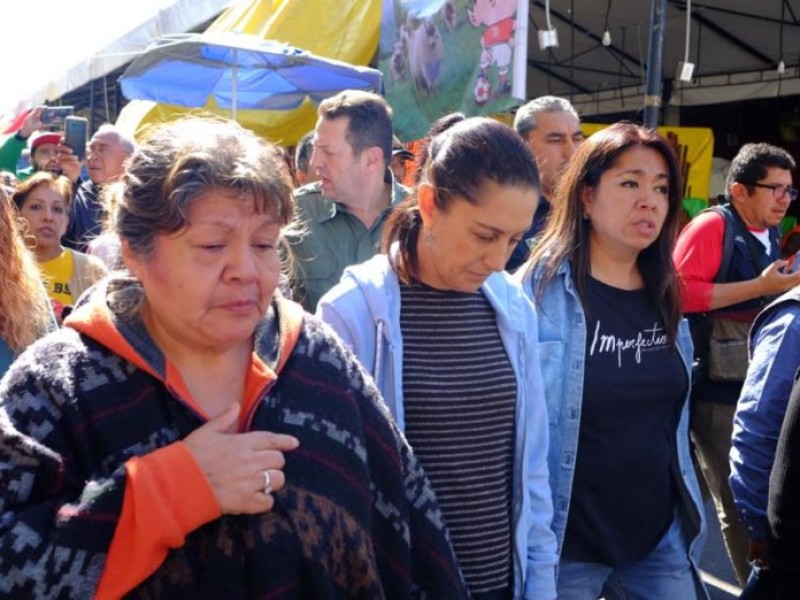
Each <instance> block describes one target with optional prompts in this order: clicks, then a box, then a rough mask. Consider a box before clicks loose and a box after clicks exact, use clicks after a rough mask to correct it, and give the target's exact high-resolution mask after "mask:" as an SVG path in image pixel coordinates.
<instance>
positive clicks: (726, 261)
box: [707, 206, 736, 283]
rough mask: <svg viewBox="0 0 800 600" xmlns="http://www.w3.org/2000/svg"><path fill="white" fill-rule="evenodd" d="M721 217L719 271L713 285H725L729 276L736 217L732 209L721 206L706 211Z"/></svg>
mask: <svg viewBox="0 0 800 600" xmlns="http://www.w3.org/2000/svg"><path fill="white" fill-rule="evenodd" d="M707 210H711V211H714V212H715V213H717V214H719V215H722V219H723V221H724V223H725V224H724V226H723V233H722V260H720V262H719V270H718V271H717V275H716V276H715V277H714V283H726V282H727V281H728V277H729V276H730V270H731V260H732V258H733V235H734V230H735V220H734V219H736V216H735V215H734V214H733V209H727V210H726V209H724V208H722V207H721V206H712V207H711V208H709V209H707Z"/></svg>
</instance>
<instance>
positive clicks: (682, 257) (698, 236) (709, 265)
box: [672, 211, 763, 313]
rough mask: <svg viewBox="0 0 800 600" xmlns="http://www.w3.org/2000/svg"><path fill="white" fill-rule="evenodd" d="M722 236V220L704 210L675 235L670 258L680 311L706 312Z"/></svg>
mask: <svg viewBox="0 0 800 600" xmlns="http://www.w3.org/2000/svg"><path fill="white" fill-rule="evenodd" d="M748 229H749V230H750V231H753V232H761V231H763V229H754V228H752V227H748ZM724 235H725V218H724V217H723V216H722V215H721V214H719V213H717V212H715V211H708V212H704V213H700V214H699V215H697V216H696V217H695V218H694V219H692V220H691V221H689V223H688V224H687V225H686V227H684V228H683V231H681V234H680V235H679V236H678V241H677V242H676V244H675V250H674V251H673V253H672V258H673V260H674V261H675V267H676V268H677V269H678V274H679V276H680V278H681V280H682V282H683V312H685V313H698V312H706V311H707V310H709V308H710V306H711V295H712V292H713V289H714V278H715V277H716V276H717V272H718V271H719V268H720V263H721V262H722V238H723V237H724Z"/></svg>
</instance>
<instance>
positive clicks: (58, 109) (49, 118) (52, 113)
mask: <svg viewBox="0 0 800 600" xmlns="http://www.w3.org/2000/svg"><path fill="white" fill-rule="evenodd" d="M74 113H75V107H74V106H48V107H46V108H45V109H44V110H42V115H41V119H42V123H44V124H45V125H61V124H62V123H63V122H64V119H66V118H67V117H69V116H72V115H73V114H74Z"/></svg>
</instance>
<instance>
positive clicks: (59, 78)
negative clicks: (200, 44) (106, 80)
mask: <svg viewBox="0 0 800 600" xmlns="http://www.w3.org/2000/svg"><path fill="white" fill-rule="evenodd" d="M231 3H232V0H133V1H130V2H109V1H108V0H72V2H69V3H64V2H63V1H62V0H58V1H56V0H38V1H35V2H31V1H28V2H19V1H15V2H9V3H8V4H7V5H4V6H3V25H4V27H3V29H2V32H0V56H2V57H3V64H4V68H3V85H2V86H0V115H4V114H12V113H17V112H19V111H21V110H24V109H26V108H30V107H32V106H36V105H38V104H41V103H42V102H44V101H48V100H55V99H57V98H59V97H60V96H62V95H63V94H65V93H67V92H69V91H71V90H74V89H76V88H78V87H80V86H81V85H83V84H84V83H86V82H88V81H90V80H92V79H95V78H97V77H101V76H103V75H105V74H107V73H109V72H111V71H113V70H114V69H116V68H118V67H120V66H122V65H123V64H125V63H126V62H128V61H130V60H132V59H133V58H134V57H135V56H136V55H137V54H138V53H140V52H141V51H142V50H144V49H145V47H147V45H148V44H149V43H150V42H151V41H152V40H153V39H155V38H157V37H160V36H162V35H165V34H169V33H181V32H185V31H189V30H190V29H192V28H194V27H197V26H198V25H200V24H202V23H204V22H205V21H208V20H209V19H211V18H213V17H214V16H215V15H217V14H219V13H220V12H221V11H222V10H223V9H224V8H226V7H227V6H228V5H230V4H231Z"/></svg>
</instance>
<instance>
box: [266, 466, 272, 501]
mask: <svg viewBox="0 0 800 600" xmlns="http://www.w3.org/2000/svg"><path fill="white" fill-rule="evenodd" d="M271 493H272V482H271V481H270V479H269V471H268V470H267V469H264V494H266V495H267V496H269V495H270V494H271Z"/></svg>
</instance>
